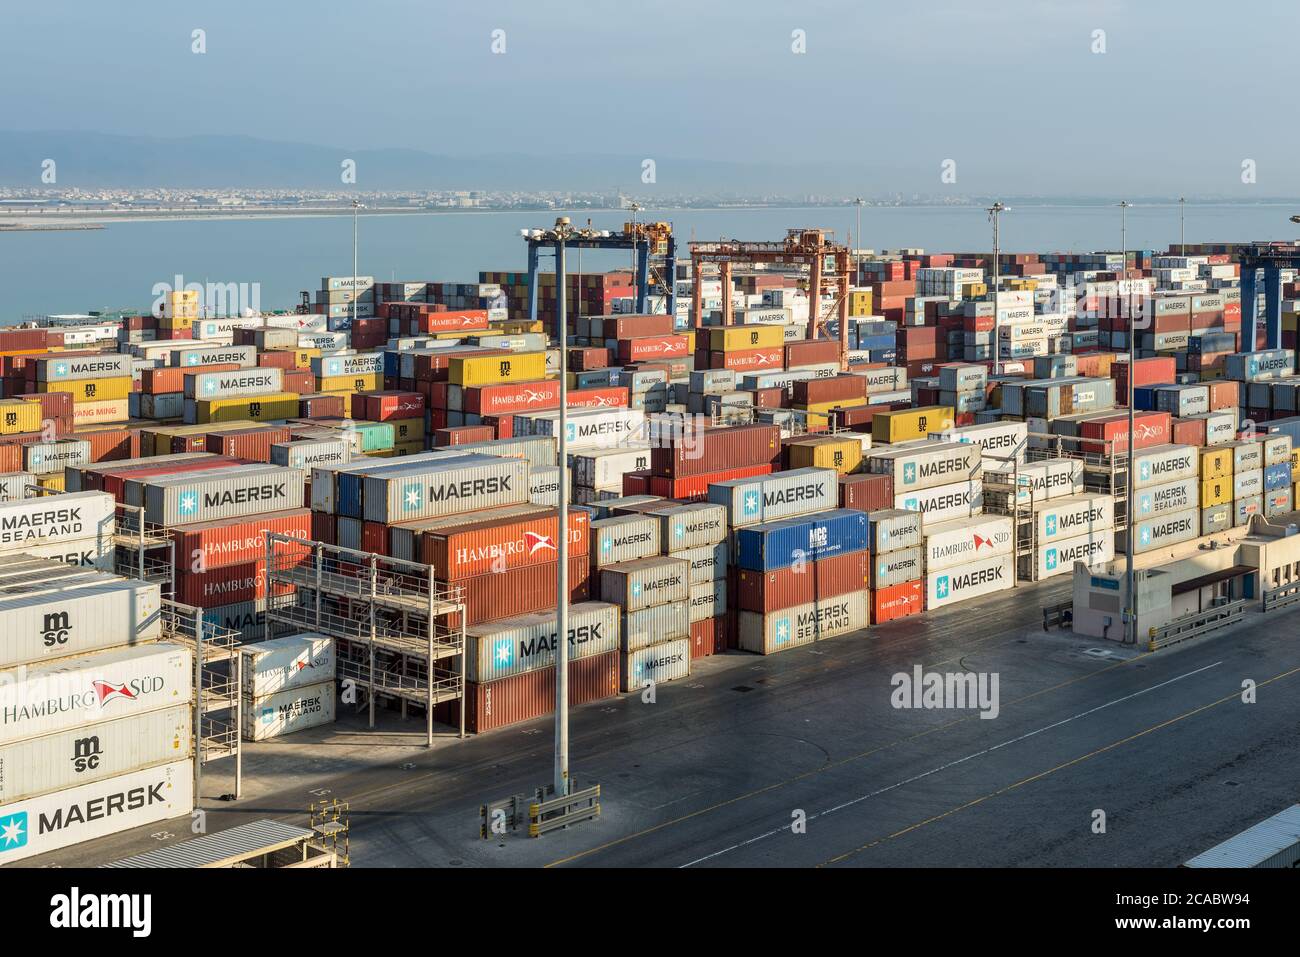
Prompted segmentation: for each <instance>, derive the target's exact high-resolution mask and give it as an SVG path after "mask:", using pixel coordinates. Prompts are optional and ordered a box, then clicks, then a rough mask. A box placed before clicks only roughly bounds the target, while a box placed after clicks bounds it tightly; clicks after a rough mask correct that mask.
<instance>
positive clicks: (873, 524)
mask: <svg viewBox="0 0 1300 957" xmlns="http://www.w3.org/2000/svg"><path fill="white" fill-rule="evenodd" d="M867 544H868V547H870V549H871V551H872V553H873V554H874V553H877V552H892V551H897V550H899V549H901V548H911V547H912V546H914V545H920V544H921V513H920V512H915V511H911V510H909V509H905V508H882V509H879V510H878V511H875V512H868V513H867Z"/></svg>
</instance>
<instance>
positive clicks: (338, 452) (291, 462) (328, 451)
mask: <svg viewBox="0 0 1300 957" xmlns="http://www.w3.org/2000/svg"><path fill="white" fill-rule="evenodd" d="M350 461H352V444H351V443H350V442H349V441H347V440H345V439H298V440H296V441H293V442H277V443H275V444H274V445H272V446H271V464H272V465H284V466H288V467H289V468H294V469H302V470H303V471H304V472H306V471H308V470H309V469H313V468H318V467H321V466H326V465H346V464H347V463H348V462H350Z"/></svg>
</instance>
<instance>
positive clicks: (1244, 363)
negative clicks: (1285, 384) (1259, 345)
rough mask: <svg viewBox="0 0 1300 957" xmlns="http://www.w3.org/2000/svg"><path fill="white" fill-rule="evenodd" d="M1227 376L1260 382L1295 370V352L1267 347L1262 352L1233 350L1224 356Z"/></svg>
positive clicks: (1239, 380)
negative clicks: (1267, 348)
mask: <svg viewBox="0 0 1300 957" xmlns="http://www.w3.org/2000/svg"><path fill="white" fill-rule="evenodd" d="M1224 366H1225V371H1226V372H1227V378H1229V379H1236V380H1237V381H1238V382H1261V381H1263V380H1265V379H1278V378H1281V377H1282V376H1288V375H1291V374H1292V373H1293V372H1295V352H1294V351H1293V350H1291V349H1269V350H1266V351H1263V352H1234V353H1231V354H1230V355H1228V356H1227V357H1225V360H1224Z"/></svg>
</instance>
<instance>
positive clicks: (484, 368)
mask: <svg viewBox="0 0 1300 957" xmlns="http://www.w3.org/2000/svg"><path fill="white" fill-rule="evenodd" d="M380 355H382V353H381V354H380ZM327 374H328V375H335V374H336V373H332V372H331V373H327ZM544 378H546V353H544V352H516V353H511V354H509V355H495V356H451V357H449V359H448V362H447V381H449V382H451V383H453V384H454V385H459V386H481V385H493V384H496V383H499V382H524V381H528V380H530V379H544Z"/></svg>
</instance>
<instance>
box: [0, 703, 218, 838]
mask: <svg viewBox="0 0 1300 957" xmlns="http://www.w3.org/2000/svg"><path fill="white" fill-rule="evenodd" d="M193 724H194V712H193V710H192V709H191V708H190V706H189V705H185V704H182V705H176V706H175V707H170V708H164V709H162V710H160V711H150V712H148V713H146V714H139V715H132V716H130V717H125V718H115V719H113V720H111V721H102V722H99V723H97V724H90V725H83V726H81V727H77V728H70V729H68V730H66V731H58V732H55V733H54V734H45V735H41V736H40V737H36V738H27V739H26V740H23V741H17V742H14V743H13V744H8V745H5V746H4V747H0V804H8V803H10V802H12V801H20V800H23V799H25V798H29V797H35V796H36V795H38V794H47V793H49V792H51V791H61V790H63V789H65V788H75V787H79V786H80V785H83V784H92V783H94V782H96V781H102V780H104V779H105V778H111V777H116V776H117V775H119V774H129V773H131V772H132V771H137V770H139V769H141V768H148V767H152V766H154V765H157V764H166V763H167V762H169V761H181V760H184V759H185V758H188V757H190V756H191V746H192V730H193ZM0 850H3V842H2V841H0ZM0 859H2V858H0Z"/></svg>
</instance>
